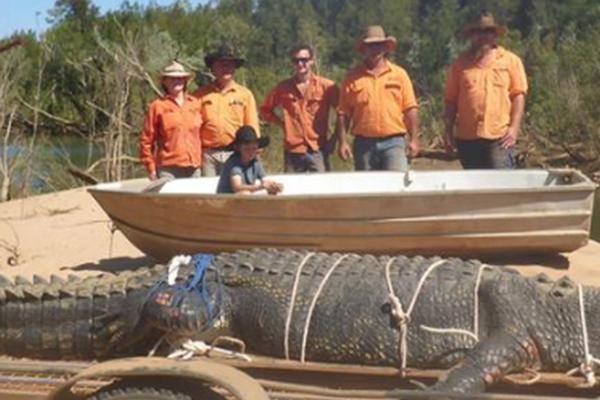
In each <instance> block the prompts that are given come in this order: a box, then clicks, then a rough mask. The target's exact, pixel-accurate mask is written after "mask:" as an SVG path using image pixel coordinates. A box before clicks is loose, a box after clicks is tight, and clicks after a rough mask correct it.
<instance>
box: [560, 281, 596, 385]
mask: <svg viewBox="0 0 600 400" xmlns="http://www.w3.org/2000/svg"><path fill="white" fill-rule="evenodd" d="M577 291H578V294H579V316H580V318H581V330H582V334H583V352H584V357H585V358H584V361H583V362H582V363H581V364H580V365H579V366H578V367H576V368H573V369H572V370H570V371H569V372H567V375H569V376H571V375H574V374H576V373H577V372H580V373H581V374H582V375H583V376H584V377H585V383H584V384H583V385H580V387H594V386H595V385H596V383H597V380H596V374H595V373H594V364H596V365H600V360H599V359H597V358H595V357H594V356H592V355H591V354H590V344H589V338H588V332H587V321H586V319H585V303H584V301H583V288H582V286H581V284H578V285H577Z"/></svg>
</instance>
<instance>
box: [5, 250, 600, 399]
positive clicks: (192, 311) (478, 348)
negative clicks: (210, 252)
mask: <svg viewBox="0 0 600 400" xmlns="http://www.w3.org/2000/svg"><path fill="white" fill-rule="evenodd" d="M165 272H166V269H165V267H164V266H155V267H152V268H146V269H142V270H138V271H128V272H125V273H122V274H117V275H112V274H105V275H103V276H100V277H92V278H87V279H82V280H80V279H69V280H61V279H59V278H56V277H53V278H51V279H50V280H49V281H45V280H43V279H40V278H37V279H34V280H33V281H32V282H30V281H27V280H23V279H16V280H15V281H9V280H7V279H0V352H2V353H4V354H8V355H13V356H18V357H31V358H51V359H53V358H56V359H103V358H112V357H118V356H122V355H134V354H138V355H141V354H147V352H148V351H149V350H150V349H152V348H153V347H154V346H155V344H156V343H157V341H158V340H159V338H161V337H163V336H165V335H168V336H169V337H170V338H171V339H177V338H181V339H183V338H190V339H199V340H210V338H214V337H216V336H222V335H226V336H232V337H235V338H237V339H240V340H242V341H243V342H244V343H245V345H246V348H247V349H248V351H250V352H252V353H257V354H264V355H268V356H273V357H281V358H289V359H293V360H301V361H323V362H333V363H350V364H362V365H373V366H395V367H412V368H424V369H427V368H436V369H440V368H447V369H449V372H448V374H447V375H446V376H445V378H444V379H442V380H440V382H438V383H437V384H436V385H435V386H434V388H435V389H436V390H442V391H458V392H481V391H484V390H486V388H487V387H489V386H491V385H493V384H494V383H496V382H498V381H499V380H501V379H502V378H503V377H504V376H505V375H507V374H509V373H512V372H516V371H522V370H524V369H532V370H543V371H566V370H569V369H571V368H573V367H576V366H579V365H581V364H582V362H583V361H584V360H586V354H587V355H588V356H589V355H595V354H599V353H600V335H599V333H600V319H599V318H595V316H596V315H598V312H599V311H600V301H599V300H600V291H599V289H596V288H593V287H588V286H584V287H580V286H578V285H577V284H575V283H574V282H572V281H571V280H569V279H568V278H563V279H560V280H557V281H553V280H550V279H549V278H548V277H546V276H545V275H539V276H537V277H533V278H528V277H524V276H522V275H520V274H519V273H517V272H516V271H513V270H511V269H508V268H506V267H492V266H487V265H485V264H482V263H481V262H479V261H476V260H468V261H463V260H460V259H455V258H451V259H441V258H424V257H412V258H409V257H405V256H396V257H391V256H373V255H357V254H337V253H331V254H329V253H320V252H316V253H313V252H309V251H306V250H274V249H255V250H243V251H237V252H234V253H220V254H218V255H216V256H215V257H214V258H213V259H212V260H211V262H210V265H209V267H208V270H207V271H206V273H205V274H204V276H203V279H200V280H199V279H198V274H197V271H196V273H194V268H193V266H192V265H188V264H186V265H183V266H182V271H181V274H180V275H181V278H180V280H179V281H178V282H177V283H176V284H175V285H169V284H168V283H166V281H165V279H164V275H165ZM580 296H581V299H582V300H583V301H580ZM582 305H583V307H582ZM581 310H584V314H583V316H584V317H586V319H585V320H584V321H582V318H581V315H580V313H581ZM582 322H584V323H582ZM584 333H587V340H585V338H584ZM586 347H587V349H588V351H587V352H586Z"/></svg>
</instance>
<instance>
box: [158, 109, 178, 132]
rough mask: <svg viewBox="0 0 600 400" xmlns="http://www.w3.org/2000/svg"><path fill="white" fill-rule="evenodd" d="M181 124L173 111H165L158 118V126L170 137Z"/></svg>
mask: <svg viewBox="0 0 600 400" xmlns="http://www.w3.org/2000/svg"><path fill="white" fill-rule="evenodd" d="M180 122H181V118H180V116H179V115H178V113H177V112H175V111H167V112H165V113H163V114H162V115H161V116H160V125H161V127H162V129H163V131H164V132H165V133H167V134H169V135H172V134H173V133H175V132H176V131H177V129H178V128H179V126H180V125H181V124H180Z"/></svg>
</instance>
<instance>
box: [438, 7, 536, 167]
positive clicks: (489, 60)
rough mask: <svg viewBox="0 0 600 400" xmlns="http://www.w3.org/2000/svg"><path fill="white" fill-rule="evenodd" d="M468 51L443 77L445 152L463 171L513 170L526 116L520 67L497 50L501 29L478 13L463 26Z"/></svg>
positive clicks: (514, 58) (490, 17)
mask: <svg viewBox="0 0 600 400" xmlns="http://www.w3.org/2000/svg"><path fill="white" fill-rule="evenodd" d="M461 34H462V36H463V37H464V38H465V39H467V40H468V41H470V43H471V45H470V47H469V48H468V49H467V50H466V51H465V52H464V53H463V54H461V55H460V56H459V57H458V58H457V59H456V60H455V61H454V62H453V64H452V66H451V68H450V70H449V71H448V77H447V81H446V91H445V124H446V133H445V143H446V150H447V151H448V152H449V153H453V152H454V151H456V150H458V156H459V159H460V161H461V164H462V165H463V168H465V169H486V168H502V169H506V168H514V167H515V163H514V158H513V154H512V150H513V147H514V145H515V143H516V141H517V136H518V134H519V129H520V126H521V119H522V117H523V113H524V110H525V96H526V94H527V77H526V74H525V68H524V67H523V62H522V61H521V59H520V58H519V57H518V56H517V55H516V54H514V53H512V52H510V51H508V50H507V49H505V48H504V47H502V46H499V45H498V38H499V37H501V36H503V35H505V34H506V28H505V27H504V26H502V25H499V24H497V23H496V21H495V19H494V16H493V15H492V13H490V12H488V11H482V12H481V13H480V14H479V15H478V16H477V18H476V19H475V20H474V21H472V22H470V23H468V24H466V25H465V27H464V28H463V29H462V31H461Z"/></svg>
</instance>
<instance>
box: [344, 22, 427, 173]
mask: <svg viewBox="0 0 600 400" xmlns="http://www.w3.org/2000/svg"><path fill="white" fill-rule="evenodd" d="M395 47H396V39H395V38H394V37H393V36H388V35H386V34H385V31H384V29H383V28H382V27H381V26H378V25H374V26H369V27H367V28H366V29H365V31H364V33H363V35H362V36H361V38H360V39H358V40H357V41H356V42H355V43H354V48H355V50H356V51H358V52H359V53H360V54H361V56H362V58H363V62H362V64H361V65H360V66H358V67H356V68H354V69H353V70H351V71H349V72H348V73H347V74H346V77H345V79H344V82H343V83H342V87H341V90H340V100H339V105H338V126H337V128H338V131H337V137H338V142H339V147H338V154H339V156H340V157H341V158H342V159H343V160H347V159H349V158H353V159H354V168H355V169H356V170H392V171H406V170H407V169H408V159H407V155H406V152H407V148H408V151H409V152H410V154H411V155H412V156H416V155H417V154H418V152H419V114H418V103H417V100H416V97H415V93H414V90H413V86H412V82H411V81H410V78H409V76H408V73H407V72H406V71H405V70H404V69H403V68H402V67H400V66H398V65H396V64H394V63H392V62H391V61H389V60H388V59H387V58H386V55H387V53H389V52H390V51H392V50H394V49H395ZM350 128H351V130H352V134H353V135H354V143H353V145H352V150H350V146H349V144H348V140H347V138H346V134H347V131H348V130H349V129H350Z"/></svg>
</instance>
